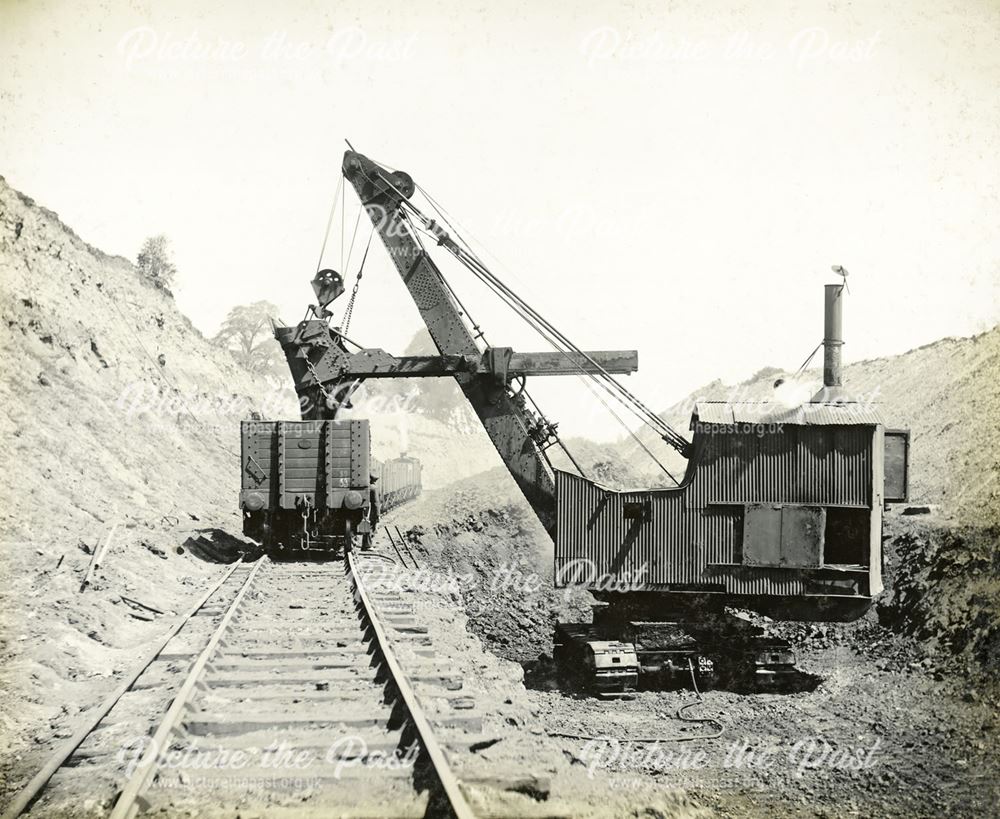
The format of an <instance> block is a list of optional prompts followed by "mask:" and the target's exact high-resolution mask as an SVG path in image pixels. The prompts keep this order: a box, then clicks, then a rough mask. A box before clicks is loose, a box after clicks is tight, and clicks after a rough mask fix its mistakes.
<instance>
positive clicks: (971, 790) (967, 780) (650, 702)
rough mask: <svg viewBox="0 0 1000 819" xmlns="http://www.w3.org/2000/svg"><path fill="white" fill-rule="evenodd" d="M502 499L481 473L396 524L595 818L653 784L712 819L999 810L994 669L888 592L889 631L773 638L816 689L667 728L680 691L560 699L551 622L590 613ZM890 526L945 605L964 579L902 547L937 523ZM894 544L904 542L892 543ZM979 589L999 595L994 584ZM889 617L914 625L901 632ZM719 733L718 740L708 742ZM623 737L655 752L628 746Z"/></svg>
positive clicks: (981, 614) (726, 705) (740, 700)
mask: <svg viewBox="0 0 1000 819" xmlns="http://www.w3.org/2000/svg"><path fill="white" fill-rule="evenodd" d="M515 492H516V490H512V488H511V486H509V485H508V484H507V482H506V481H505V480H504V476H502V475H498V474H491V475H490V476H479V479H478V480H477V481H465V482H461V483H458V484H455V485H453V486H452V487H450V488H449V489H447V490H442V491H437V492H430V493H426V494H425V495H424V496H423V497H422V498H421V499H420V500H418V501H417V502H415V503H413V504H409V505H407V506H404V507H402V508H401V509H399V510H398V511H396V512H395V513H394V514H393V515H392V517H391V522H392V523H395V524H397V525H399V526H400V529H401V530H404V531H406V532H407V539H408V542H409V543H410V545H411V548H413V549H414V550H415V554H416V555H418V560H419V561H421V565H427V566H432V567H435V568H437V569H440V570H441V571H444V572H452V573H454V574H453V575H452V576H454V577H455V578H456V583H458V584H459V585H461V586H462V588H463V605H464V608H465V611H466V614H467V615H468V620H467V626H468V628H470V629H471V630H472V631H473V632H474V633H476V634H477V635H479V636H480V637H481V638H482V640H483V642H484V644H485V645H486V646H487V648H488V649H490V650H491V651H492V652H494V653H495V654H497V655H498V656H500V657H503V658H506V659H508V660H511V661H514V662H518V663H519V664H520V665H521V666H522V668H524V670H525V681H526V683H525V688H524V690H523V693H521V694H520V696H523V703H524V707H525V708H526V709H527V711H528V713H529V714H530V715H531V717H530V721H529V723H528V724H527V725H526V726H525V727H526V728H527V730H528V731H529V732H530V733H533V734H536V735H538V736H539V737H546V740H547V741H546V742H544V743H539V744H538V745H537V746H536V747H535V749H534V751H533V753H535V754H537V755H540V759H539V763H540V764H541V763H542V762H543V760H544V755H545V754H549V755H551V754H553V753H558V754H560V755H562V757H563V758H564V759H566V760H569V761H570V763H571V764H570V766H569V768H557V770H558V771H559V773H558V774H557V777H556V781H557V782H559V781H560V777H563V778H564V781H575V787H576V788H577V789H578V792H579V793H581V794H582V793H587V792H588V791H589V788H588V787H587V786H586V784H581V783H587V782H589V783H590V784H591V785H592V784H593V782H595V781H600V782H602V783H603V784H602V786H601V787H602V788H604V789H605V790H604V792H606V793H609V794H614V798H615V800H616V802H615V804H616V808H615V809H614V810H612V809H610V808H609V812H608V813H607V814H606V815H617V814H616V813H615V812H614V811H615V810H621V811H632V810H637V811H641V810H643V809H644V808H643V807H642V806H643V804H644V798H645V796H646V795H647V794H648V793H649V792H650V789H655V788H669V789H674V790H680V791H681V792H683V793H685V794H686V795H687V798H688V799H689V800H690V802H691V803H692V804H691V805H689V806H688V808H690V809H698V808H703V809H705V810H707V811H708V812H710V813H711V814H715V815H720V816H734V817H736V816H762V817H763V816H773V815H795V816H827V817H835V816H845V815H856V816H941V815H953V816H988V815H996V814H998V813H1000V785H998V777H997V773H998V772H1000V764H998V763H1000V738H998V735H997V732H998V730H1000V719H998V705H1000V686H998V685H997V681H996V679H995V677H994V676H993V674H992V672H993V671H995V669H993V668H990V667H984V666H983V665H982V664H980V663H979V662H978V661H977V659H976V657H975V656H974V652H973V653H970V652H969V651H963V650H962V646H959V645H958V643H957V642H956V641H953V642H954V643H955V644H954V645H951V644H948V645H943V644H946V643H948V641H947V640H944V639H943V637H944V633H945V631H947V629H944V628H942V627H941V624H939V623H938V624H936V625H935V624H934V622H933V621H932V620H931V619H929V618H927V617H926V616H921V619H920V622H921V623H922V625H921V626H920V627H918V626H917V625H916V618H917V616H918V614H919V612H914V611H913V610H912V608H907V607H905V606H902V605H901V604H900V602H899V600H898V597H893V596H892V595H887V596H886V599H885V601H884V604H883V610H882V612H881V617H882V619H888V620H890V621H892V622H893V623H894V625H895V626H897V628H896V629H895V630H893V628H890V627H888V626H886V625H883V624H882V623H880V621H879V620H880V612H879V611H873V612H872V613H871V614H870V615H869V616H868V617H866V618H865V620H863V621H862V622H859V623H857V624H852V625H846V626H839V627H835V626H824V625H812V624H810V625H803V624H790V625H788V626H786V627H784V628H783V629H782V628H776V629H775V632H776V633H779V634H784V635H786V636H788V637H789V638H791V639H792V640H793V643H794V644H795V647H796V652H797V655H798V658H799V663H798V664H799V668H800V669H801V670H803V671H805V672H808V673H810V674H814V675H816V676H817V677H818V678H819V680H820V682H819V684H818V685H817V687H816V688H815V689H814V690H811V691H803V692H799V693H789V694H739V693H733V692H730V691H722V690H711V691H707V692H704V694H703V701H702V702H701V703H699V704H696V705H693V706H692V707H690V708H687V709H685V711H684V716H685V717H688V718H695V717H700V718H703V719H706V720H711V721H708V722H697V721H695V722H689V721H687V720H685V719H681V718H679V717H678V709H679V708H681V707H682V706H684V705H688V704H690V703H697V695H696V694H695V693H694V692H693V691H689V690H677V691H641V692H639V693H638V694H637V695H636V697H635V698H634V699H632V700H626V701H620V702H612V703H609V702H603V701H598V700H596V699H593V698H590V697H587V696H585V695H582V694H580V693H576V692H574V691H572V690H571V689H568V688H567V687H566V686H565V685H564V684H562V683H561V682H560V681H559V680H558V679H557V675H556V674H555V673H554V670H553V668H552V666H551V662H550V659H549V658H550V657H551V635H552V625H553V624H554V622H555V621H556V620H557V619H565V620H571V621H573V620H583V619H586V618H587V613H588V611H587V610H588V607H589V598H588V596H587V595H586V594H584V593H582V592H572V593H570V594H566V593H565V592H559V593H556V592H555V591H554V590H553V589H551V588H550V585H549V579H550V577H551V557H549V554H548V551H547V550H546V545H545V544H546V541H545V536H544V533H543V532H542V531H541V529H540V527H539V525H538V524H537V521H535V519H534V518H533V516H532V515H531V513H530V511H528V510H527V509H526V508H525V507H524V505H523V503H521V502H518V501H517V498H516V494H514V493H515ZM895 526H896V536H895V538H896V539H895V541H893V543H892V544H890V548H889V552H890V561H896V560H897V559H899V558H900V557H901V556H902V557H904V558H907V560H908V564H907V566H906V567H903V568H902V569H900V568H899V567H898V566H895V565H893V566H892V567H891V568H892V570H893V575H892V576H893V577H894V578H895V579H896V580H898V581H900V582H901V583H902V584H903V585H904V587H905V586H907V585H909V586H917V587H918V588H919V589H920V591H921V594H922V595H923V599H925V600H927V601H929V602H928V605H930V606H933V607H935V608H934V610H935V611H939V610H940V609H941V605H939V603H936V602H934V601H935V600H938V601H940V600H941V599H943V598H948V599H949V600H952V601H954V598H955V589H956V588H957V587H958V585H959V581H958V579H957V578H956V577H954V576H952V577H950V578H949V577H948V572H947V571H945V572H941V571H938V572H937V574H936V575H935V576H934V577H933V578H932V579H928V577H927V576H926V575H934V573H933V572H927V571H925V572H924V573H923V574H924V576H923V577H922V578H921V565H920V562H919V561H916V560H914V559H913V557H914V556H913V554H912V551H913V546H912V544H913V542H917V541H919V542H924V543H932V542H936V541H934V537H935V535H933V532H934V531H935V530H934V527H928V526H926V525H918V524H913V523H911V522H909V521H907V520H897V521H896V523H895ZM944 528H945V529H947V527H944ZM921 538H923V540H922V541H921V540H920V539H921ZM900 540H901V541H902V542H904V544H905V548H902V547H901V548H896V541H900ZM992 543H993V548H994V549H995V541H992ZM987 548H988V547H987ZM548 549H549V550H550V549H551V546H549V547H548ZM907 549H909V550H910V551H909V552H907ZM966 551H967V552H971V553H974V551H973V550H969V549H966ZM532 579H533V580H532ZM980 580H981V582H985V583H987V586H988V587H989V588H993V587H994V586H993V585H991V584H995V578H993V577H992V576H991V577H989V578H987V577H985V576H982V577H981V578H980ZM921 584H922V585H921ZM525 589H528V591H527V593H525ZM957 608H958V610H959V611H960V612H962V613H964V616H965V619H966V620H970V619H971V620H976V616H973V615H969V612H968V609H967V608H962V606H961V605H958V606H957ZM975 610H976V612H978V620H977V622H978V625H979V627H980V628H981V630H982V632H983V633H982V634H980V636H983V635H984V634H985V635H990V634H993V633H994V632H993V631H992V630H991V628H990V626H991V625H992V623H993V619H992V618H993V615H994V614H995V613H994V612H993V609H992V608H991V607H990V606H983V605H980V606H979V607H978V608H976V609H975ZM902 611H907V612H910V613H911V614H912V617H911V620H910V621H907V620H906V617H901V616H900V612H902ZM886 612H890V613H895V614H896V617H895V618H892V617H888V618H887V616H886ZM952 619H953V620H956V619H957V620H961V619H962V617H961V616H958V615H954V614H953V615H952ZM904 622H908V623H909V625H904ZM952 625H954V623H952ZM921 629H923V630H924V631H927V630H928V629H930V630H931V631H934V630H935V629H936V633H937V637H935V638H934V639H933V640H931V639H920V638H919V637H918V636H916V635H917V633H919V632H920V631H921ZM928 633H930V632H928ZM925 636H926V635H925ZM988 642H989V640H988V639H987V643H988ZM963 645H964V644H963ZM720 728H721V735H719V736H717V737H711V738H709V735H712V734H715V733H716V732H717V731H718V730H719V729H720ZM552 734H572V735H576V736H578V737H580V738H579V739H573V738H560V737H553V736H551V735H552ZM636 737H644V738H648V739H651V740H658V741H655V742H649V743H642V744H632V743H625V742H623V740H626V739H629V738H636ZM566 777H569V779H565V778H566ZM574 777H577V778H579V781H576V780H574V779H573V778H574ZM592 777H593V779H592ZM556 788H557V786H554V789H556ZM600 792H601V791H600V789H597V791H596V793H600ZM630 799H632V800H633V801H630ZM597 805H599V802H598V803H594V804H593V805H591V807H592V808H594V809H598V808H597V807H596V806H597ZM598 815H599V814H598ZM637 815H638V814H637Z"/></svg>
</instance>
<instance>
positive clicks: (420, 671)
mask: <svg viewBox="0 0 1000 819" xmlns="http://www.w3.org/2000/svg"><path fill="white" fill-rule="evenodd" d="M384 560H385V559H384V558H383V557H380V556H378V555H370V556H364V555H362V556H354V555H350V556H349V557H348V558H347V560H346V561H334V562H323V563H301V562H297V563H281V562H274V561H271V560H270V559H269V558H261V559H260V560H258V561H256V562H253V563H242V564H239V565H237V566H234V567H231V568H230V569H229V570H228V571H227V572H226V573H225V576H224V577H223V578H222V580H221V581H219V583H218V584H217V585H216V587H215V588H214V589H213V590H211V592H210V593H209V594H207V595H206V596H205V598H203V599H202V600H201V601H199V604H198V605H196V606H195V607H194V608H193V609H192V610H191V611H190V612H189V613H188V614H187V615H186V616H184V617H182V618H179V619H180V622H179V623H178V624H176V625H175V627H174V629H172V632H173V633H172V634H170V635H168V638H167V639H165V640H164V642H163V643H162V645H161V646H160V647H159V648H158V650H157V651H156V652H155V656H152V658H151V659H148V662H147V661H144V663H145V665H144V666H143V667H142V669H141V670H140V671H139V672H138V673H135V674H133V675H130V678H131V677H134V679H131V681H130V679H126V680H125V681H124V682H123V684H122V686H121V689H120V691H118V692H116V694H117V696H115V695H113V696H112V698H109V701H107V702H106V703H105V704H104V705H103V706H102V708H100V709H95V712H94V713H95V716H94V717H93V718H92V719H91V723H90V724H88V725H86V726H83V727H82V728H81V730H80V731H78V732H77V734H76V735H74V737H73V738H71V739H70V740H69V742H68V743H67V745H66V746H64V748H63V749H61V750H60V752H58V753H57V754H56V755H55V757H53V759H52V760H50V762H49V764H48V765H46V766H45V768H44V769H43V770H42V771H40V772H39V775H38V776H36V777H35V779H34V780H32V782H31V783H29V786H28V787H26V788H25V790H24V791H22V793H21V794H19V796H18V797H17V798H16V799H15V801H14V802H13V803H12V804H11V805H10V806H9V807H8V809H7V811H6V812H5V813H4V819H7V817H14V816H17V815H20V814H21V813H27V814H28V815H39V816H42V815H44V816H56V815H67V816H69V815H85V814H88V813H89V814H91V815H93V814H94V813H100V814H104V813H107V812H108V811H110V815H111V816H112V817H114V819H125V818H126V817H128V818H130V817H133V816H137V815H146V816H177V815H185V814H187V815H193V814H194V813H195V812H197V814H198V815H199V816H206V815H207V816H216V815H218V816H235V815H237V814H241V815H243V816H247V815H267V816H269V817H270V816H282V815H288V816H292V815H294V816H303V815H310V814H313V815H316V816H330V815H338V816H353V817H362V816H378V817H388V816H399V817H408V816H425V815H428V814H430V815H435V816H436V815H453V816H458V817H470V816H473V815H474V814H473V811H472V809H471V808H470V806H469V804H468V802H467V801H466V796H465V795H464V793H463V788H462V786H461V785H460V784H459V780H458V778H457V776H456V774H455V773H454V771H453V770H452V764H453V762H454V761H455V760H456V759H460V758H461V755H462V754H468V753H469V751H470V749H473V748H475V747H476V746H477V744H479V745H481V746H486V745H488V744H489V742H490V739H489V738H487V737H485V736H484V735H483V733H482V731H483V729H482V717H481V715H480V713H479V712H478V711H477V707H476V702H475V700H473V699H472V698H470V697H469V696H467V695H466V694H464V693H463V690H462V689H463V680H462V679H461V677H460V676H456V675H455V674H454V673H452V672H449V671H448V668H447V666H446V665H444V666H443V665H442V664H443V663H447V661H448V660H447V658H446V657H438V656H436V655H435V653H434V645H433V635H431V634H428V629H427V627H426V626H425V625H423V624H422V622H421V618H420V617H419V613H418V612H415V611H414V606H413V604H412V602H407V599H406V594H405V593H402V594H401V593H400V590H399V588H398V586H397V587H395V588H392V589H388V588H385V589H383V588H380V586H379V583H378V582H377V580H378V578H377V577H375V574H376V572H375V570H376V569H378V568H379V566H380V565H385V563H384ZM368 577H371V578H373V582H369V581H368V579H366V578H368ZM102 712H104V713H102ZM154 714H155V715H156V716H155V717H153V716H151V715H154Z"/></svg>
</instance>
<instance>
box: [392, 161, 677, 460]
mask: <svg viewBox="0 0 1000 819" xmlns="http://www.w3.org/2000/svg"><path fill="white" fill-rule="evenodd" d="M383 178H384V177H383ZM386 181H388V180H386ZM390 184H391V183H390ZM417 187H418V189H419V190H420V191H421V193H423V195H424V196H425V197H426V198H427V200H428V202H429V203H430V204H431V207H432V208H434V210H435V211H436V212H437V213H438V215H439V216H440V217H441V219H442V221H443V222H444V223H445V224H446V225H447V226H448V227H449V228H450V229H451V231H452V232H453V233H454V234H455V236H456V237H457V238H458V240H459V241H460V242H461V246H460V245H458V244H457V243H456V242H454V241H450V242H449V241H448V238H449V237H447V235H444V236H442V235H440V234H439V233H438V232H435V233H434V238H435V239H436V240H437V241H438V244H442V245H444V246H445V248H446V249H447V250H448V251H449V252H451V254H452V255H453V256H455V258H457V259H458V260H459V261H460V262H461V263H462V264H463V265H464V266H465V267H466V268H468V269H469V270H471V271H472V273H473V274H474V275H476V276H477V278H479V279H480V280H481V281H482V280H484V279H488V280H489V282H490V283H492V284H493V288H491V289H494V292H496V290H497V289H500V290H502V291H504V293H505V294H506V295H507V296H508V298H509V299H510V300H509V301H508V300H507V299H505V301H507V303H508V305H509V306H511V308H512V309H514V311H515V312H516V313H517V314H518V315H519V316H521V318H523V319H525V320H526V321H527V322H528V323H529V324H530V325H531V326H532V327H534V328H535V329H536V330H538V326H537V324H541V325H542V326H545V327H546V328H547V329H548V331H549V332H550V333H551V335H553V336H555V338H556V339H558V340H559V342H561V344H562V345H564V346H565V347H566V348H568V349H569V350H570V351H572V352H574V353H576V354H577V355H579V356H581V357H582V358H584V359H586V361H587V362H588V363H589V364H590V365H591V366H592V367H594V368H595V369H596V370H597V371H598V372H597V374H596V378H601V379H603V380H604V381H606V382H607V387H604V388H605V389H606V390H607V391H608V392H612V394H613V392H617V393H618V394H619V395H614V397H615V398H616V400H619V401H621V402H622V403H623V404H626V405H628V404H631V407H630V409H631V410H632V412H633V413H634V414H635V415H636V416H637V417H638V418H639V420H640V421H642V422H643V423H645V424H647V425H648V426H650V427H651V428H652V429H654V430H655V431H656V432H657V433H658V434H659V435H660V437H662V438H663V440H664V441H666V442H667V443H668V444H670V445H671V446H673V447H674V448H675V449H677V450H678V451H679V452H681V453H682V454H686V452H687V447H688V441H687V440H686V439H685V438H684V437H683V436H681V435H680V434H678V433H677V432H676V431H675V430H674V429H673V428H672V427H670V425H669V424H667V423H666V422H665V421H664V420H663V419H662V418H660V417H659V416H658V415H656V413H654V412H653V411H652V410H651V409H650V408H649V407H647V406H646V405H645V404H643V403H642V401H641V400H639V398H637V397H636V396H635V395H634V394H632V393H631V392H630V391H629V390H628V389H627V388H626V387H625V386H624V385H622V384H621V383H620V382H619V381H618V380H617V379H616V378H614V376H612V375H611V374H610V373H609V372H607V371H606V370H605V369H604V368H603V367H601V365H600V364H598V362H596V361H594V359H593V358H591V357H590V356H588V355H587V354H586V353H585V352H584V351H583V350H581V349H580V348H579V347H577V346H576V345H575V344H573V343H572V342H571V341H570V340H569V338H568V337H567V336H565V335H564V334H563V333H561V332H560V331H559V330H557V329H556V328H555V326H554V325H552V323H551V322H549V321H548V320H547V319H545V318H544V317H543V316H542V315H541V314H540V313H538V311H537V310H535V309H534V308H533V307H531V305H530V304H528V303H527V302H526V301H525V300H524V299H522V298H521V297H520V296H518V294H517V293H515V292H514V291H513V290H512V289H511V288H510V287H508V286H507V285H506V284H504V282H503V281H501V280H500V279H499V278H498V277H497V276H495V275H494V274H493V273H492V272H491V271H490V270H489V268H488V267H487V266H486V265H485V264H484V263H483V261H482V260H481V259H480V258H479V256H478V255H477V254H476V253H475V251H474V250H473V249H472V248H471V247H470V246H469V244H468V242H466V241H465V240H464V239H463V238H462V236H461V234H460V233H459V232H458V231H457V230H456V229H455V227H454V225H453V224H452V223H451V221H450V220H449V218H448V214H447V212H446V211H444V208H443V207H441V206H440V205H439V204H438V203H437V201H436V200H435V199H434V198H433V197H432V196H431V195H430V194H429V193H428V192H427V191H426V190H425V189H424V188H423V187H421V186H419V185H418V186H417ZM401 204H403V205H405V206H406V207H407V208H409V209H410V210H412V211H413V213H414V214H415V215H416V216H417V218H418V219H420V221H421V222H422V223H424V224H425V225H426V226H427V227H428V229H429V230H431V231H434V230H435V228H436V225H435V224H434V223H433V222H432V221H431V220H429V219H428V218H427V217H426V216H425V215H424V214H422V213H421V212H420V211H419V210H418V209H417V208H416V206H414V205H413V204H412V203H411V202H409V201H408V200H406V199H405V198H404V199H402V200H401ZM439 230H440V229H438V231H439ZM511 301H513V304H512V303H511ZM515 305H516V306H515ZM529 316H530V317H531V319H534V321H531V320H530V319H529ZM536 322H537V324H536ZM547 340H549V343H550V344H553V346H554V347H555V349H557V350H560V347H559V345H558V344H554V343H553V342H552V341H551V339H547ZM560 351H562V352H565V350H560ZM579 369H580V371H581V374H586V375H588V376H591V377H595V375H594V374H592V373H585V371H584V369H583V368H582V367H580V368H579ZM596 378H595V380H596ZM602 386H603V385H602ZM619 396H621V397H619Z"/></svg>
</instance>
